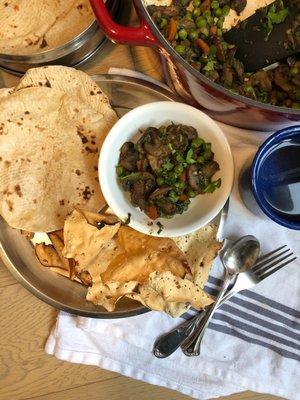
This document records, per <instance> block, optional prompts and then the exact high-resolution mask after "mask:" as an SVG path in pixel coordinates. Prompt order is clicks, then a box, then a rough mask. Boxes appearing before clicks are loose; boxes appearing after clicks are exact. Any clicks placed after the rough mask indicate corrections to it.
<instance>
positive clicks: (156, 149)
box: [144, 127, 170, 157]
mask: <svg viewBox="0 0 300 400" xmlns="http://www.w3.org/2000/svg"><path fill="white" fill-rule="evenodd" d="M144 136H145V141H144V150H145V151H146V153H148V154H150V155H152V156H154V157H165V156H167V155H168V154H170V149H169V148H168V146H167V145H166V144H165V143H163V141H162V138H161V137H160V134H159V130H158V129H157V128H152V127H150V128H147V129H146V130H145V133H144Z"/></svg>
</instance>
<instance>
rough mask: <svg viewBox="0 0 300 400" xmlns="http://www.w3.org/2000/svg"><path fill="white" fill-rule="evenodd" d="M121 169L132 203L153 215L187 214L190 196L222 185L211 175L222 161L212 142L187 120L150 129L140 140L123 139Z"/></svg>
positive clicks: (121, 181)
mask: <svg viewBox="0 0 300 400" xmlns="http://www.w3.org/2000/svg"><path fill="white" fill-rule="evenodd" d="M116 169H117V175H118V179H119V182H120V184H121V186H122V188H123V189H124V191H126V192H129V193H130V199H131V203H132V204H133V205H134V206H135V207H139V208H140V209H141V210H142V211H144V212H145V213H146V214H147V216H148V217H149V218H150V219H153V220H154V219H157V218H159V217H160V218H171V217H173V216H174V215H175V214H182V213H183V212H184V211H186V210H187V209H188V206H189V204H190V202H191V198H193V197H196V196H197V195H199V194H205V193H213V192H214V191H215V190H216V189H217V188H219V187H220V186H221V179H217V180H213V179H212V178H213V175H214V174H215V173H216V172H217V171H218V170H219V164H218V163H217V162H216V161H215V160H214V153H213V152H212V149H211V143H207V142H205V141H204V140H203V139H202V138H200V137H199V136H198V133H197V130H196V129H195V128H193V127H192V126H186V125H176V124H171V125H169V126H161V127H159V128H154V127H149V128H147V129H145V130H144V131H143V132H142V136H141V137H140V139H139V140H138V141H137V143H135V144H134V143H132V142H126V143H124V144H123V146H122V147H121V149H120V157H119V164H118V165H117V168H116Z"/></svg>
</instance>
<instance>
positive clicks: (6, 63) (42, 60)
mask: <svg viewBox="0 0 300 400" xmlns="http://www.w3.org/2000/svg"><path fill="white" fill-rule="evenodd" d="M107 8H108V10H110V13H111V15H112V16H113V17H115V18H116V17H117V15H118V13H119V11H120V8H121V2H119V1H118V0H108V1H107ZM106 40H107V39H106V36H105V35H104V33H103V32H102V31H101V30H100V28H99V26H98V23H97V21H94V22H93V23H92V24H91V25H90V26H89V27H88V28H87V29H85V30H84V31H83V32H82V33H80V35H78V36H76V37H75V38H74V39H72V40H71V41H69V42H67V43H65V44H64V45H62V46H60V47H57V48H55V49H50V50H46V51H43V52H40V53H37V54H31V55H22V54H20V55H10V54H3V53H0V69H2V70H4V71H6V72H8V73H11V74H14V75H23V74H24V72H26V71H27V70H28V69H29V68H34V67H39V66H41V65H49V64H56V65H66V66H69V67H79V66H80V65H81V64H82V63H83V62H85V61H87V60H89V59H90V58H91V57H92V56H93V55H94V54H95V53H97V52H98V51H100V49H101V48H102V46H103V44H104V43H105V42H106Z"/></svg>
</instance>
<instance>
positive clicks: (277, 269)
mask: <svg viewBox="0 0 300 400" xmlns="http://www.w3.org/2000/svg"><path fill="white" fill-rule="evenodd" d="M291 255H294V254H291ZM285 259H286V258H285ZM296 259H297V257H296V256H295V257H293V258H291V259H289V260H287V261H285V262H284V263H282V264H280V265H278V264H277V263H274V264H275V265H278V266H277V267H276V268H273V269H272V270H271V271H270V270H268V272H266V273H265V274H262V275H261V276H259V280H260V281H262V280H264V279H266V278H267V277H268V276H270V275H273V274H274V273H275V272H277V271H279V270H280V269H281V268H283V267H285V266H286V265H288V264H290V263H291V262H293V261H295V260H296Z"/></svg>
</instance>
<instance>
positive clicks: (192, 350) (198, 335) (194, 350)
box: [181, 273, 232, 357]
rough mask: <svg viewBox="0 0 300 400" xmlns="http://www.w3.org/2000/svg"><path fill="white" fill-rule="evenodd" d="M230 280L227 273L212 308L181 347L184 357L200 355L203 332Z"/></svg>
mask: <svg viewBox="0 0 300 400" xmlns="http://www.w3.org/2000/svg"><path fill="white" fill-rule="evenodd" d="M231 278H232V276H231V275H230V274H228V273H227V274H226V276H225V279H224V281H223V284H222V286H221V289H220V291H219V294H218V296H217V298H216V301H215V302H214V303H213V304H212V306H210V307H209V309H208V310H207V312H206V314H205V315H204V317H203V318H202V319H201V322H200V324H199V326H198V328H197V329H195V330H194V332H193V333H192V334H191V335H190V336H189V338H188V339H187V340H186V341H185V342H184V343H183V345H182V346H181V348H182V350H183V352H184V354H185V355H187V356H190V357H191V356H198V355H199V354H200V346H201V342H202V339H203V337H204V333H205V330H206V328H207V326H208V324H209V322H210V320H211V319H212V317H213V314H214V312H215V311H216V309H217V308H218V306H219V305H220V303H221V301H222V297H223V295H224V293H225V292H226V290H227V288H228V286H229V284H230V281H231Z"/></svg>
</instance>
